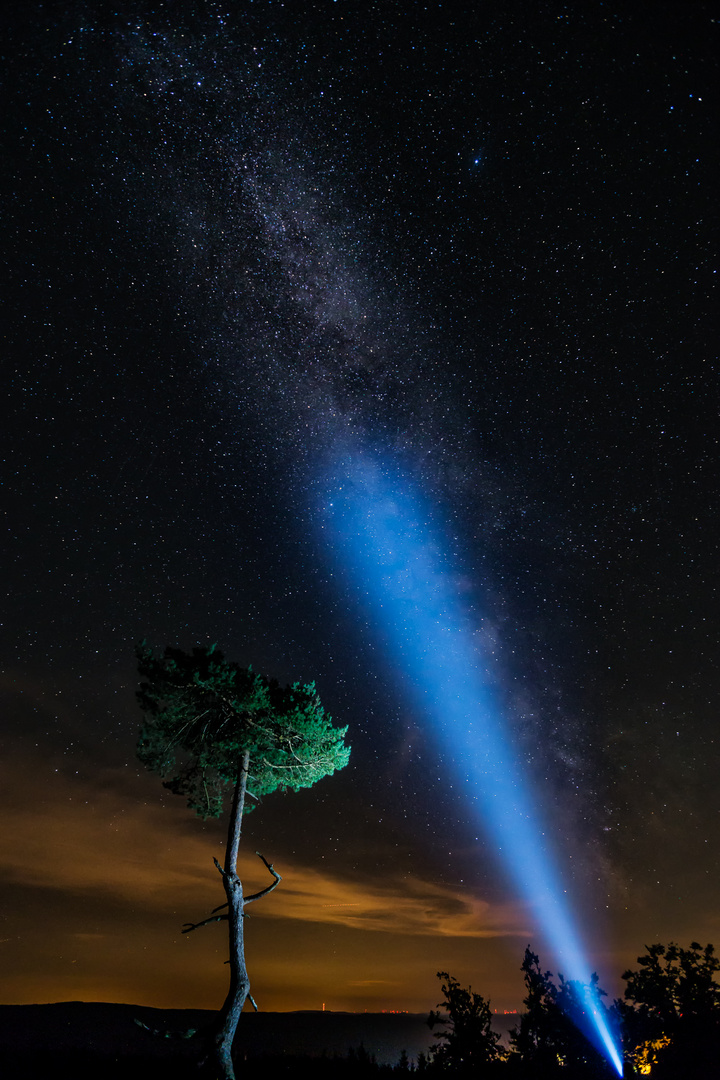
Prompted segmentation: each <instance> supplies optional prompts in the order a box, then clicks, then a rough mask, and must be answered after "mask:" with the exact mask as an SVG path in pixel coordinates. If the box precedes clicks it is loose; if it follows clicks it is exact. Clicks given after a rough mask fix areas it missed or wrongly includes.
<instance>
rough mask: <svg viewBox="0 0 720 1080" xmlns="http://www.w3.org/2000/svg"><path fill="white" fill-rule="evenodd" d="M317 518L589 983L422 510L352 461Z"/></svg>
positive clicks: (605, 1036) (524, 886)
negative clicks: (324, 522) (326, 525)
mask: <svg viewBox="0 0 720 1080" xmlns="http://www.w3.org/2000/svg"><path fill="white" fill-rule="evenodd" d="M326 509H327V516H328V518H329V527H330V529H331V534H332V541H333V546H334V547H335V548H336V549H337V550H338V553H339V555H340V557H341V560H342V562H343V564H344V565H345V566H347V567H348V568H349V569H350V571H351V573H352V574H353V576H354V578H355V581H356V583H357V585H358V586H359V587H360V589H361V590H362V593H363V596H364V602H365V605H366V607H367V609H368V612H369V613H370V614H371V615H372V617H373V618H374V620H375V622H376V623H377V625H378V627H379V628H380V630H381V632H382V634H383V636H384V637H385V639H386V641H387V645H388V648H389V650H390V652H391V654H392V657H393V659H394V661H395V662H396V664H397V665H398V666H399V667H400V669H401V670H403V671H404V672H405V674H406V676H407V679H408V682H409V684H410V685H411V687H412V692H413V693H414V695H415V697H416V701H417V703H418V704H419V706H420V707H421V708H422V709H423V711H424V712H425V714H426V715H427V716H428V717H430V718H431V719H432V720H433V722H434V725H435V727H436V730H437V733H438V736H439V740H440V743H441V745H442V749H443V753H444V754H445V755H446V756H447V757H448V758H450V759H452V761H453V762H454V765H455V768H456V770H457V771H458V773H459V774H460V776H461V777H462V778H463V779H464V781H465V783H466V788H467V794H468V798H469V799H470V801H471V804H472V805H474V807H475V808H476V812H477V815H478V818H479V819H480V820H481V822H482V824H483V825H484V828H485V829H486V831H487V832H488V833H489V834H490V835H491V836H493V837H494V839H495V841H496V844H497V848H498V851H499V853H500V855H501V857H502V859H503V862H504V864H505V866H506V868H507V871H508V873H509V875H510V877H511V879H512V880H513V881H514V883H515V886H516V888H517V889H518V891H519V893H520V895H521V896H522V897H523V899H524V900H525V901H526V902H527V903H528V904H529V905H530V907H531V908H532V910H533V911H534V914H535V917H536V919H537V922H538V925H539V926H540V928H541V929H542V932H543V934H544V937H545V938H546V940H547V942H548V944H549V946H550V948H551V949H552V950H553V952H554V954H555V956H556V958H557V960H558V962H559V963H560V964H561V965H562V970H563V974H564V975H565V976H566V977H567V978H569V979H572V980H577V981H579V982H581V983H583V984H586V985H587V984H589V983H590V977H591V971H590V968H589V966H588V962H587V959H586V957H585V950H584V948H583V945H582V942H581V940H580V936H579V934H578V932H577V929H576V927H575V925H574V923H573V919H572V918H571V914H570V911H569V909H568V905H567V900H566V897H565V894H564V891H563V887H562V882H561V875H560V873H559V870H558V867H557V865H556V862H555V857H554V855H553V853H552V851H551V848H550V845H549V844H548V842H547V838H546V835H545V832H544V830H543V827H542V823H541V821H540V818H539V815H538V813H537V810H536V808H535V807H534V805H533V803H532V798H531V796H530V793H529V791H528V785H527V783H526V782H525V781H524V780H523V777H522V776H521V774H520V771H519V768H518V763H517V760H516V757H515V754H514V753H513V750H512V747H511V746H510V744H509V741H508V738H507V734H506V730H505V725H504V723H503V718H502V710H501V707H500V703H499V700H498V697H499V696H498V694H497V693H496V690H495V687H494V685H493V684H494V679H493V675H492V672H491V671H490V670H489V667H488V660H489V658H488V657H487V656H483V649H482V643H481V637H480V634H479V632H478V628H477V627H474V626H473V625H472V623H471V621H470V619H469V618H468V615H467V613H466V611H465V609H464V605H463V603H462V601H461V599H460V590H459V587H458V585H457V584H456V577H455V574H454V572H453V569H452V567H451V566H450V565H449V564H448V560H447V559H446V558H445V556H444V554H443V543H442V541H441V539H440V538H439V537H438V536H437V535H434V534H433V531H432V529H431V528H430V527H429V526H428V513H427V508H426V506H425V505H424V503H423V501H422V499H421V498H420V497H419V496H418V495H417V494H416V493H414V492H413V491H412V490H411V487H410V485H409V483H408V482H407V480H406V479H405V478H404V477H403V476H402V474H401V473H400V472H399V471H394V470H392V471H391V470H390V468H389V467H388V464H387V463H386V462H383V463H382V464H380V463H378V462H374V461H372V460H370V459H369V458H368V457H366V456H363V455H353V456H352V457H350V459H349V460H348V462H346V463H345V467H344V469H343V470H342V475H341V474H340V471H339V470H338V472H337V473H336V475H335V477H334V478H333V481H332V483H331V493H330V497H329V498H328V501H327V504H326ZM587 1005H588V1012H589V1013H590V1019H591V1021H592V1030H591V1031H590V1032H587V1033H586V1034H588V1035H589V1037H590V1038H591V1041H592V1042H593V1044H594V1045H595V1046H596V1047H597V1048H598V1049H599V1050H600V1052H601V1053H602V1054H603V1055H604V1056H605V1057H606V1058H607V1059H608V1060H609V1061H610V1062H612V1064H613V1066H614V1067H615V1069H616V1070H617V1072H618V1074H619V1075H622V1061H621V1059H620V1055H619V1053H618V1050H617V1048H616V1046H615V1044H614V1041H613V1038H612V1036H611V1033H610V1031H609V1029H608V1026H607V1022H606V1018H605V1010H604V1008H603V1006H602V1005H601V1003H600V1001H599V999H597V998H596V997H595V998H594V999H588V1000H587Z"/></svg>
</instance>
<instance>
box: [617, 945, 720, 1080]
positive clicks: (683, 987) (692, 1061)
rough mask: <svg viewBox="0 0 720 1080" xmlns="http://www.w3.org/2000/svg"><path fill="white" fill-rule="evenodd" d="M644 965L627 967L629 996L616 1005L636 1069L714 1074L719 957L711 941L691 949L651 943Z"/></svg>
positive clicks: (719, 1037) (719, 1030)
mask: <svg viewBox="0 0 720 1080" xmlns="http://www.w3.org/2000/svg"><path fill="white" fill-rule="evenodd" d="M637 962H638V965H639V969H638V970H637V971H626V972H625V973H624V974H623V979H625V980H626V982H627V985H626V987H625V994H624V999H625V1000H624V1001H618V1002H616V1007H617V1009H618V1012H619V1014H620V1016H621V1018H622V1021H623V1025H624V1028H625V1046H626V1051H625V1052H626V1057H627V1059H628V1061H629V1063H630V1064H631V1065H633V1066H634V1067H636V1068H650V1069H652V1076H653V1077H657V1078H658V1080H663V1078H666V1077H678V1076H683V1077H687V1078H688V1080H692V1078H694V1077H702V1078H705V1077H710V1076H712V1075H714V1073H713V1069H717V1062H718V1061H719V1060H720V985H718V983H717V981H716V979H715V976H716V975H717V973H718V972H719V971H720V960H719V959H718V957H717V956H715V950H714V948H713V946H712V945H706V946H705V947H704V948H703V946H702V945H699V944H698V943H697V942H696V941H693V942H691V944H690V948H689V949H683V948H681V947H680V946H679V945H676V944H674V943H673V942H671V943H670V944H669V945H667V946H665V945H649V946H647V947H646V952H645V954H644V955H643V956H639V957H638V960H637Z"/></svg>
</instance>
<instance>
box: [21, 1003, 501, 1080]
mask: <svg viewBox="0 0 720 1080" xmlns="http://www.w3.org/2000/svg"><path fill="white" fill-rule="evenodd" d="M213 1015H214V1014H213V1013H212V1012H209V1011H205V1010H201V1009H150V1008H147V1007H143V1006H136V1005H119V1004H105V1003H99V1002H91V1003H86V1002H81V1001H68V1002H60V1003H58V1004H53V1005H1V1006H0V1074H1V1075H2V1076H3V1080H10V1078H11V1077H16V1076H17V1077H20V1076H22V1077H34V1076H41V1075H42V1076H51V1075H54V1074H55V1073H58V1072H61V1071H62V1072H66V1073H67V1074H69V1075H72V1076H73V1080H77V1078H79V1077H84V1076H86V1075H87V1076H90V1075H93V1076H95V1075H97V1070H98V1069H99V1068H101V1069H102V1074H103V1077H121V1076H132V1077H133V1080H142V1078H143V1077H144V1076H145V1075H148V1076H150V1075H152V1076H153V1077H154V1078H155V1080H158V1078H160V1077H164V1076H168V1077H170V1076H173V1077H174V1078H179V1077H184V1076H185V1075H188V1076H195V1075H197V1070H196V1069H195V1067H194V1062H195V1061H196V1060H197V1049H196V1044H195V1043H194V1042H193V1041H192V1040H184V1039H177V1038H174V1039H166V1038H160V1037H158V1036H156V1035H151V1034H150V1033H149V1032H147V1031H145V1030H143V1028H141V1027H139V1026H138V1025H137V1024H136V1023H135V1019H136V1018H137V1019H138V1020H141V1021H142V1022H143V1023H144V1024H147V1025H148V1027H150V1028H153V1029H157V1030H162V1031H170V1032H182V1031H185V1030H187V1029H189V1028H193V1027H194V1028H202V1027H203V1026H204V1025H205V1024H207V1023H208V1022H209V1021H210V1019H211V1018H212V1016H213ZM498 1019H499V1021H500V1022H501V1023H502V1021H507V1023H505V1025H504V1027H505V1028H507V1027H509V1026H511V1025H512V1024H513V1023H514V1022H515V1020H516V1017H515V1016H512V1017H510V1016H508V1017H504V1016H503V1017H499V1018H498ZM426 1021H427V1015H426V1014H425V1013H422V1014H411V1013H339V1012H337V1013H335V1012H310V1011H308V1012H290V1013H244V1014H243V1016H242V1019H241V1026H240V1028H239V1029H238V1035H237V1042H236V1046H237V1048H238V1050H239V1052H240V1053H241V1054H242V1053H243V1052H244V1053H245V1054H247V1057H248V1059H259V1058H261V1057H263V1058H266V1057H267V1056H268V1055H272V1057H273V1058H274V1062H273V1068H274V1071H276V1072H277V1071H278V1068H279V1069H280V1071H281V1072H286V1071H288V1070H290V1071H292V1069H293V1068H294V1066H295V1065H297V1059H298V1058H299V1057H308V1056H310V1057H313V1058H322V1057H323V1055H324V1056H325V1057H326V1058H327V1059H329V1060H328V1066H329V1065H330V1064H331V1062H332V1059H333V1058H334V1057H336V1056H337V1057H343V1058H346V1057H347V1056H348V1053H349V1052H353V1053H355V1054H358V1053H359V1054H360V1055H361V1056H362V1055H363V1054H364V1053H366V1054H367V1055H369V1056H370V1057H374V1058H375V1060H376V1061H377V1062H378V1063H379V1064H390V1065H394V1064H396V1063H397V1062H398V1060H399V1058H400V1055H401V1053H402V1051H403V1050H405V1051H406V1052H407V1054H408V1057H409V1058H410V1059H411V1060H412V1059H414V1058H415V1059H416V1058H417V1055H418V1053H419V1052H420V1051H421V1050H427V1048H428V1047H429V1046H430V1045H431V1043H432V1041H433V1038H432V1032H431V1031H430V1029H429V1028H428V1026H427V1023H426ZM498 1026H499V1027H500V1024H499V1025H498ZM361 1048H362V1050H361ZM283 1063H284V1065H285V1066H286V1067H285V1068H283V1067H282V1066H283ZM319 1065H320V1062H316V1063H315V1071H317V1068H318V1066H319ZM320 1071H322V1069H321V1070H320ZM248 1072H250V1073H251V1072H252V1070H251V1069H250V1068H248V1069H247V1070H246V1075H247V1073H248Z"/></svg>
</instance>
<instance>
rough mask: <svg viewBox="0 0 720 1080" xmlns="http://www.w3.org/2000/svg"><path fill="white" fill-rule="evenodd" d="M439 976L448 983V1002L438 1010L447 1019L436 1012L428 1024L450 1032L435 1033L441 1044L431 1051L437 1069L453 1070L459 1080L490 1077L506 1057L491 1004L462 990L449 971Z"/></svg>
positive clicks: (445, 983) (432, 1014)
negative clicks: (493, 1025)
mask: <svg viewBox="0 0 720 1080" xmlns="http://www.w3.org/2000/svg"><path fill="white" fill-rule="evenodd" d="M437 975H438V979H443V980H444V981H443V983H442V992H443V996H444V1001H441V1002H440V1004H439V1005H438V1009H444V1010H445V1013H446V1015H443V1014H441V1013H439V1012H435V1011H433V1012H431V1013H430V1016H429V1017H428V1024H429V1025H430V1027H434V1026H435V1025H436V1024H444V1025H446V1026H447V1030H445V1031H438V1032H436V1033H435V1038H436V1039H438V1040H439V1041H440V1042H439V1045H436V1046H435V1047H433V1049H432V1051H431V1053H432V1063H433V1067H434V1069H437V1070H440V1071H445V1070H449V1071H452V1072H453V1074H454V1075H456V1076H463V1075H466V1074H467V1075H472V1076H487V1075H490V1073H491V1070H492V1068H493V1067H494V1065H495V1063H496V1062H499V1061H501V1060H502V1059H503V1057H504V1056H505V1055H504V1052H503V1050H502V1048H501V1047H500V1046H499V1045H498V1043H499V1042H500V1036H499V1035H498V1034H497V1032H495V1031H493V1030H492V1026H491V1024H492V1014H491V1012H490V1003H489V1002H488V1001H486V1000H485V998H483V997H481V995H480V994H476V993H475V992H474V991H473V989H472V987H468V988H467V989H465V987H463V986H460V984H459V982H458V981H457V979H453V978H452V976H450V975H448V973H447V972H446V971H438V973H437Z"/></svg>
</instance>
